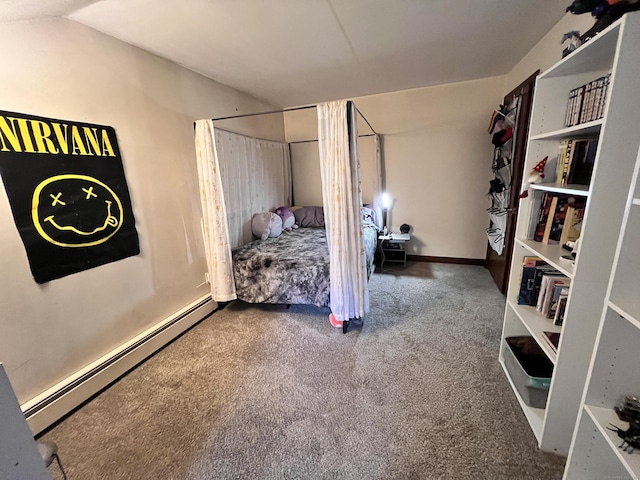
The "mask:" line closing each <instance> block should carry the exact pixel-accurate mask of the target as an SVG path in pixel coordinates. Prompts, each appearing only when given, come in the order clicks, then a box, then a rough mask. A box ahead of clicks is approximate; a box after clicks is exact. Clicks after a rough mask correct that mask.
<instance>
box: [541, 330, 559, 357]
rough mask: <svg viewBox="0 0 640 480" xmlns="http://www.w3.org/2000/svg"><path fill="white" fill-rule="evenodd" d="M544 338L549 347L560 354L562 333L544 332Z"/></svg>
mask: <svg viewBox="0 0 640 480" xmlns="http://www.w3.org/2000/svg"><path fill="white" fill-rule="evenodd" d="M543 333H544V335H543V338H544V339H545V340H546V341H547V343H548V344H549V346H550V347H551V349H552V350H553V351H554V352H556V353H557V352H558V345H559V344H560V332H543Z"/></svg>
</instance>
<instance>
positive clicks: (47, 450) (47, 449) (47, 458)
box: [37, 441, 67, 480]
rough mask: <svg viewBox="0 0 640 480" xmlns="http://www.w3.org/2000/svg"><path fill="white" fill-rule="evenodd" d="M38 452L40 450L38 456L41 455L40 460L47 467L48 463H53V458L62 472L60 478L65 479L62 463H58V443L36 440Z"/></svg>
mask: <svg viewBox="0 0 640 480" xmlns="http://www.w3.org/2000/svg"><path fill="white" fill-rule="evenodd" d="M37 445H38V452H40V456H41V457H42V461H43V462H44V465H45V467H47V468H49V465H51V464H52V463H53V461H54V460H55V461H56V462H57V463H58V467H59V468H60V471H61V472H62V478H64V479H65V480H66V478H67V474H66V473H65V471H64V468H62V464H61V463H60V457H59V456H58V445H57V444H56V443H55V442H51V441H48V442H37Z"/></svg>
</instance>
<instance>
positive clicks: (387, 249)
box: [378, 232, 411, 270]
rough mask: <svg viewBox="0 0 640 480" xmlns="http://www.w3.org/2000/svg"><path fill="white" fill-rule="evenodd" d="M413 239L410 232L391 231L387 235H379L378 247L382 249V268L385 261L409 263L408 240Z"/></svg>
mask: <svg viewBox="0 0 640 480" xmlns="http://www.w3.org/2000/svg"><path fill="white" fill-rule="evenodd" d="M409 240H411V235H410V234H408V233H397V232H390V233H388V234H387V235H379V236H378V248H379V250H380V270H383V269H384V262H393V263H402V265H406V264H407V249H406V245H405V244H406V242H408V241H409Z"/></svg>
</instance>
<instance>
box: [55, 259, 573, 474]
mask: <svg viewBox="0 0 640 480" xmlns="http://www.w3.org/2000/svg"><path fill="white" fill-rule="evenodd" d="M370 294H371V313H370V315H369V316H368V317H367V319H366V321H365V323H364V325H363V327H362V328H358V329H353V330H350V331H349V332H348V333H347V334H346V335H343V334H342V333H341V331H339V330H336V329H333V328H332V327H331V326H330V325H329V323H328V321H327V315H328V311H326V310H322V309H318V308H315V307H307V306H292V307H291V309H289V310H286V309H285V308H284V307H281V306H253V305H247V304H243V303H241V302H232V303H230V304H228V305H227V306H226V307H225V308H224V309H222V310H220V311H218V312H216V313H214V314H213V315H212V316H210V317H209V318H207V319H206V320H204V321H203V322H201V323H200V324H198V325H197V326H196V327H194V328H193V329H192V330H190V331H189V332H187V333H186V334H185V335H183V336H182V337H180V338H179V339H177V340H176V341H175V342H173V343H172V344H170V345H169V346H167V347H166V348H165V349H163V350H162V351H161V352H160V353H158V354H157V355H155V356H154V357H152V358H151V359H149V360H148V361H147V362H145V363H144V364H142V365H141V366H140V367H139V368H137V369H135V370H134V371H132V372H131V373H130V374H129V375H127V376H126V377H125V378H123V379H121V380H120V381H118V382H117V383H115V384H114V385H113V386H111V387H110V388H109V389H107V390H106V391H104V392H103V393H102V394H100V395H99V396H97V397H96V398H94V399H93V400H92V401H90V402H88V403H87V404H86V405H85V406H83V407H82V408H80V409H78V410H77V411H76V412H75V413H73V414H72V415H70V416H69V417H68V418H66V419H65V420H64V421H62V422H61V423H59V424H58V425H57V426H56V427H55V428H53V429H51V430H50V431H49V432H48V433H46V434H45V435H44V438H45V439H51V440H55V441H56V442H57V443H58V445H59V448H60V455H61V458H62V461H63V464H64V466H65V468H66V470H67V473H68V477H69V479H77V480H92V479H193V480H201V479H456V480H457V479H474V480H481V479H487V480H489V479H490V480H499V479H505V480H506V479H536V480H539V479H560V478H561V477H562V469H563V465H564V459H563V458H560V457H556V456H554V455H550V454H546V453H543V452H540V451H539V450H538V449H537V447H536V442H535V438H534V436H533V434H532V432H531V430H530V429H529V426H528V424H527V422H526V420H525V418H524V415H523V413H522V411H521V409H520V407H519V405H518V403H517V401H516V398H515V397H514V394H513V392H512V391H511V389H510V387H509V385H508V382H507V380H506V378H505V376H504V373H503V372H502V369H501V368H500V366H499V364H498V346H499V342H500V330H501V327H502V315H503V310H504V298H503V297H502V296H501V295H500V294H499V292H498V291H497V289H496V287H495V286H494V284H493V282H492V280H491V278H490V276H489V274H488V272H487V271H486V270H485V269H484V268H482V267H474V266H461V265H446V264H411V263H410V264H409V265H407V267H406V268H404V269H402V268H398V267H394V268H393V269H391V270H390V271H386V272H383V273H375V274H374V275H373V276H372V278H371V282H370ZM50 470H51V472H52V473H54V474H55V473H56V472H55V468H54V467H53V466H52V467H51V469H50ZM54 478H60V477H54Z"/></svg>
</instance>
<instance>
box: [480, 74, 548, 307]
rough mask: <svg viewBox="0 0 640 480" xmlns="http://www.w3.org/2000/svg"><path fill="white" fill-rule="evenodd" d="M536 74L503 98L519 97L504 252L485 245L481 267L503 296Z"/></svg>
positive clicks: (505, 287)
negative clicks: (485, 251)
mask: <svg viewBox="0 0 640 480" xmlns="http://www.w3.org/2000/svg"><path fill="white" fill-rule="evenodd" d="M539 73H540V71H539V70H538V71H536V72H535V73H534V74H533V75H531V76H530V77H529V78H527V79H526V80H525V81H524V82H522V83H521V84H520V85H518V86H517V87H516V88H514V89H513V90H512V91H511V92H509V93H508V94H507V95H506V96H505V97H504V105H509V104H511V102H512V101H513V99H514V97H517V96H519V97H520V107H519V108H520V111H519V112H518V117H517V124H516V125H515V126H514V130H515V135H514V136H515V140H516V141H515V145H514V151H513V161H512V164H511V165H512V168H511V172H512V179H511V188H510V192H509V206H508V208H507V212H508V216H507V222H506V223H507V224H506V229H505V238H504V249H503V250H502V254H500V255H498V254H497V253H496V251H495V250H494V249H493V248H491V246H490V245H488V244H487V257H486V263H485V266H486V267H487V269H489V272H490V273H491V276H492V277H493V280H494V281H495V282H496V285H497V286H498V288H499V289H500V292H502V294H503V295H505V294H506V293H507V284H508V282H509V269H510V268H511V254H512V253H513V242H514V237H515V230H516V218H517V216H518V215H517V214H518V202H519V198H518V195H519V194H520V190H521V188H522V173H523V168H524V156H525V152H526V146H527V137H528V135H529V118H530V116H531V102H532V100H533V89H534V87H535V81H536V77H537V76H538V74H539Z"/></svg>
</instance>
